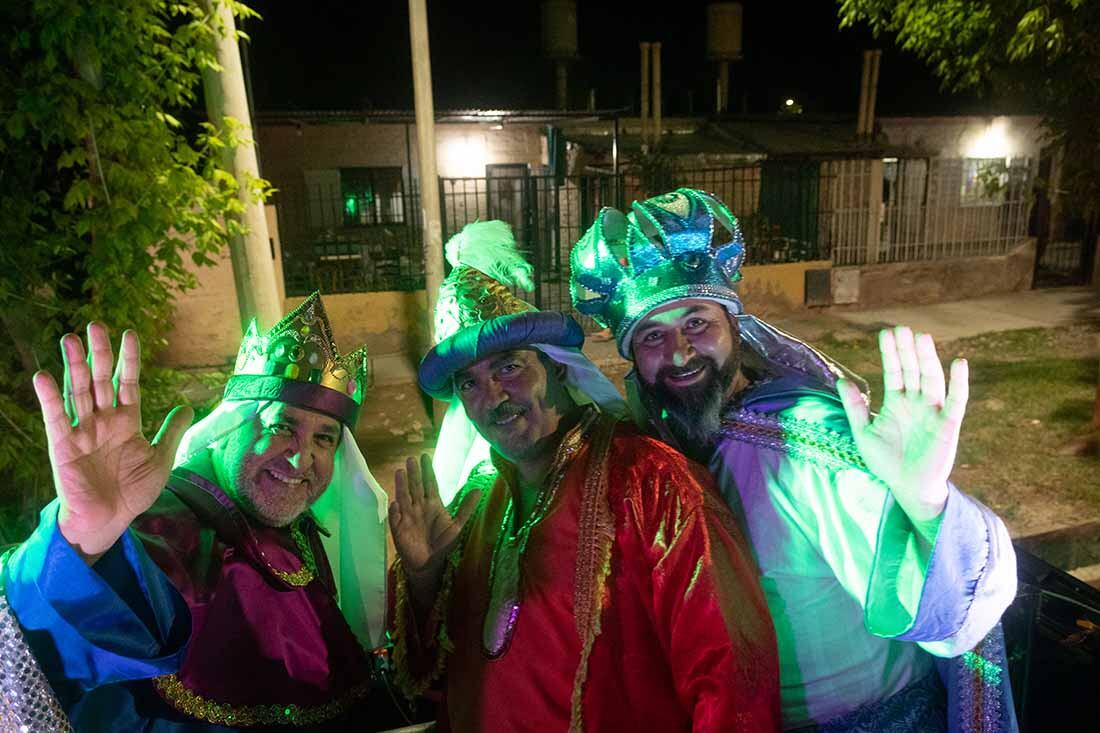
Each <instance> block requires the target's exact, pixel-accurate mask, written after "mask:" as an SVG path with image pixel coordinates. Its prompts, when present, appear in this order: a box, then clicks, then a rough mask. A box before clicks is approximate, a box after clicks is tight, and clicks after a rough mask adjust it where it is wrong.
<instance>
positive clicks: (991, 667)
mask: <svg viewBox="0 0 1100 733" xmlns="http://www.w3.org/2000/svg"><path fill="white" fill-rule="evenodd" d="M962 660H963V664H965V665H966V667H967V669H971V670H973V671H975V672H977V673H978V674H979V675H980V676H981V678H982V682H983V683H985V684H987V685H999V684H1001V674H1002V673H1003V670H1002V669H1001V668H1000V666H999V665H996V664H994V663H993V662H991V661H989V660H988V659H986V658H985V657H983V656H981V655H979V654H975V653H974V652H966V653H965V654H963V655H962Z"/></svg>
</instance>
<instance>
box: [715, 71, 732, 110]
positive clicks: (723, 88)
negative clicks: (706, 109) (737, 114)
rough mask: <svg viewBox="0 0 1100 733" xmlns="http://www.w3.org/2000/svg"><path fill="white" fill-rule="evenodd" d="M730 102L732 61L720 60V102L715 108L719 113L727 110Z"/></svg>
mask: <svg viewBox="0 0 1100 733" xmlns="http://www.w3.org/2000/svg"><path fill="white" fill-rule="evenodd" d="M729 103H730V62H729V61H726V60H722V61H719V62H718V104H717V105H715V106H716V107H717V109H716V110H715V111H716V112H717V113H718V114H722V113H723V112H727V111H728V110H729Z"/></svg>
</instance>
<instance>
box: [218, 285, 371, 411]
mask: <svg viewBox="0 0 1100 733" xmlns="http://www.w3.org/2000/svg"><path fill="white" fill-rule="evenodd" d="M233 374H234V376H245V375H247V376H272V377H280V378H282V379H288V380H294V381H300V382H308V383H312V384H319V385H321V386H323V387H328V388H329V389H333V390H336V391H337V392H340V393H341V394H344V395H347V396H348V397H350V398H351V399H353V400H354V401H355V402H356V403H359V404H362V401H363V392H364V390H365V387H366V377H367V350H366V348H365V347H364V348H360V349H357V350H355V351H353V352H352V353H350V354H347V355H345V356H340V353H339V351H338V349H337V348H336V341H335V340H334V339H333V337H332V325H331V323H330V322H329V319H328V314H327V313H325V306H324V304H323V303H322V302H321V294H320V292H314V293H313V294H312V295H310V296H309V297H308V298H306V299H305V300H304V301H303V302H302V303H301V304H300V305H299V306H298V307H297V308H295V309H294V310H292V311H291V312H290V313H288V314H287V315H286V317H284V318H283V319H282V320H281V321H279V322H278V323H276V324H275V325H274V326H273V327H272V328H271V330H270V331H268V332H267V333H266V334H262V333H260V329H259V327H258V326H257V324H256V320H255V319H253V320H252V322H251V323H250V324H249V325H248V330H247V331H246V333H245V336H244V340H243V341H242V342H241V348H240V351H239V352H238V353H237V363H236V365H235V366H234V369H233Z"/></svg>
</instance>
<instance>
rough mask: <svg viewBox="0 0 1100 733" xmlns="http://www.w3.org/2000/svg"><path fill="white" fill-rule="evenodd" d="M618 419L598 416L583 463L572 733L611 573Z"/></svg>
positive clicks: (580, 724)
mask: <svg viewBox="0 0 1100 733" xmlns="http://www.w3.org/2000/svg"><path fill="white" fill-rule="evenodd" d="M616 424H617V420H615V419H614V418H612V417H608V416H601V417H600V424H599V425H598V426H597V428H596V430H595V431H594V433H595V434H594V435H593V437H592V449H591V453H590V454H589V456H588V465H587V468H588V477H587V478H586V479H585V481H584V495H583V496H582V497H581V512H580V520H579V524H578V528H577V567H576V574H575V576H574V593H573V612H574V614H575V616H576V621H577V634H578V635H579V636H580V639H581V658H580V662H579V663H578V664H577V672H576V674H575V675H574V677H573V698H572V713H571V716H570V720H569V730H570V733H580V731H583V730H584V718H583V711H582V710H581V703H582V700H583V698H584V683H585V681H586V680H587V679H588V658H589V656H591V654H592V645H593V644H594V643H595V641H596V637H597V636H599V635H600V617H601V615H602V613H603V600H604V592H605V590H606V586H607V577H608V576H609V575H610V574H611V546H612V545H613V544H614V542H615V521H614V519H613V518H612V516H611V505H610V504H609V503H608V497H607V493H608V485H607V456H608V453H609V452H610V450H611V438H612V436H613V435H614V433H615V426H616Z"/></svg>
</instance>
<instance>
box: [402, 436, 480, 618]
mask: <svg viewBox="0 0 1100 733" xmlns="http://www.w3.org/2000/svg"><path fill="white" fill-rule="evenodd" d="M394 487H395V488H394V494H395V499H394V501H393V502H392V503H391V504H390V533H391V534H392V535H393V544H394V547H395V548H396V549H397V554H398V555H399V556H400V557H401V563H402V565H403V566H404V568H405V572H406V575H407V578H408V580H409V582H410V583H412V584H413V585H414V586H415V587H414V589H413V590H414V592H416V593H417V594H418V595H419V596H421V599H423V600H428V598H429V597H433V598H434V596H435V592H436V590H437V589H438V585H439V581H440V579H441V578H442V572H443V565H444V562H445V560H446V559H447V555H448V554H450V552H451V550H452V549H453V548H454V545H455V543H456V542H457V541H458V537H459V534H461V532H462V528H463V527H464V526H465V525H466V522H467V521H468V520H469V519H470V517H471V516H472V515H473V513H474V509H475V508H477V502H478V498H479V497H480V496H481V492H478V491H471V492H470V493H469V494H468V495H467V496H466V497H465V498H463V500H462V503H461V504H460V505H459V507H458V511H457V512H456V513H455V515H454V516H453V517H452V516H451V514H450V512H448V511H447V507H445V506H443V502H442V500H441V499H440V498H439V486H438V485H437V484H436V481H435V472H434V471H432V462H431V459H430V458H429V457H428V456H427V455H426V454H425V455H422V456H421V457H420V462H419V463H417V460H416V459H415V458H409V459H408V460H406V461H405V468H404V469H398V470H397V473H396V474H395V475H394Z"/></svg>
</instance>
